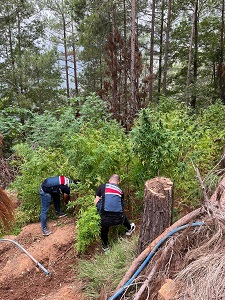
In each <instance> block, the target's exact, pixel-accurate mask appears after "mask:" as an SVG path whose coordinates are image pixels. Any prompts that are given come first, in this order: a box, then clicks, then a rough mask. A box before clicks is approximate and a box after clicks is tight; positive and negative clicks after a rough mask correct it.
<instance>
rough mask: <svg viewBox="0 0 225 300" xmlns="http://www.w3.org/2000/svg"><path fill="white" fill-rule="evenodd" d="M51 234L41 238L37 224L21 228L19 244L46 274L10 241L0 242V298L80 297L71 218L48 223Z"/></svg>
mask: <svg viewBox="0 0 225 300" xmlns="http://www.w3.org/2000/svg"><path fill="white" fill-rule="evenodd" d="M48 225H49V228H50V230H51V231H52V234H51V235H49V236H48V237H43V236H42V233H41V229H40V223H37V224H30V225H27V226H26V227H24V228H23V230H22V232H21V233H20V234H19V235H18V236H16V237H15V236H6V237H4V238H8V239H10V240H15V241H16V242H17V243H19V244H20V245H21V246H22V247H23V248H24V249H25V250H26V251H27V252H28V253H29V254H30V255H31V256H32V257H33V258H34V259H35V260H36V261H38V262H39V263H40V264H41V265H43V267H44V268H45V269H47V271H49V272H50V275H47V274H46V273H45V272H44V271H43V270H42V269H40V268H38V267H36V265H35V263H34V262H33V261H32V260H31V259H30V258H29V257H28V256H27V255H26V254H25V253H24V252H23V251H22V250H21V249H20V248H18V247H17V246H16V245H14V244H13V243H11V242H8V241H7V242H3V241H2V242H0V270H1V275H0V300H48V299H49V300H50V299H51V300H53V299H54V300H74V299H76V300H84V299H85V297H84V295H83V294H82V292H81V284H80V283H79V282H78V280H77V279H76V269H75V267H76V263H77V257H76V254H75V251H74V247H73V244H74V233H75V225H74V220H73V219H70V218H68V217H66V218H63V219H59V220H56V221H51V222H48Z"/></svg>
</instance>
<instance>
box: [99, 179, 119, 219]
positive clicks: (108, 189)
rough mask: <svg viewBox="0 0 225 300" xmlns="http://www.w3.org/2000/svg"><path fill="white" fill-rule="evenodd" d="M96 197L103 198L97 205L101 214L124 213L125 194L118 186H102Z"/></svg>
mask: <svg viewBox="0 0 225 300" xmlns="http://www.w3.org/2000/svg"><path fill="white" fill-rule="evenodd" d="M96 196H98V197H100V198H101V200H99V203H97V208H98V211H99V212H115V213H121V212H123V207H124V194H123V191H122V190H121V189H120V188H119V187H118V185H117V184H115V183H106V184H101V185H100V186H99V187H98V189H97V192H96Z"/></svg>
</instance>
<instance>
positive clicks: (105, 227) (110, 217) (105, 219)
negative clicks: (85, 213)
mask: <svg viewBox="0 0 225 300" xmlns="http://www.w3.org/2000/svg"><path fill="white" fill-rule="evenodd" d="M120 224H123V225H124V227H126V229H127V230H130V229H131V226H130V222H129V220H128V219H127V217H126V215H125V214H124V213H123V214H113V213H108V214H107V213H104V214H102V215H101V240H102V245H103V246H104V247H108V244H109V239H108V234H109V228H110V227H111V226H116V225H120Z"/></svg>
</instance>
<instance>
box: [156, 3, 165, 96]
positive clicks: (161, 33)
mask: <svg viewBox="0 0 225 300" xmlns="http://www.w3.org/2000/svg"><path fill="white" fill-rule="evenodd" d="M164 6H165V1H164V0H163V1H162V9H161V25H160V39H159V73H158V74H159V75H158V97H159V96H160V92H161V82H162V53H163V28H164V26H163V24H164V8H165V7H164Z"/></svg>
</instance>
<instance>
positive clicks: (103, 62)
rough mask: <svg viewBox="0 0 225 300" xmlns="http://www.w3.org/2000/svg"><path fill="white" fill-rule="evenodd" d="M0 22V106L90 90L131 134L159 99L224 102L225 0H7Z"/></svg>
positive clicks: (39, 107) (48, 104)
mask: <svg viewBox="0 0 225 300" xmlns="http://www.w3.org/2000/svg"><path fill="white" fill-rule="evenodd" d="M0 25H1V26H0V32H1V34H0V40H1V43H0V55H1V58H0V70H1V79H0V97H1V104H0V108H1V109H6V108H9V107H10V108H12V107H18V106H19V107H21V108H24V109H28V110H30V111H33V112H38V113H40V114H42V113H43V112H44V111H46V110H49V111H51V110H52V108H53V109H54V110H55V108H56V107H61V106H62V104H63V105H65V103H66V102H65V99H66V98H70V97H73V96H78V95H84V96H86V95H89V94H90V93H93V92H96V93H97V94H98V95H99V96H100V97H101V98H102V99H103V100H104V101H105V102H106V103H107V105H108V107H109V109H110V111H111V114H112V117H113V118H114V119H116V120H117V121H118V122H119V123H120V124H121V125H122V126H123V127H125V128H126V129H127V130H129V129H130V128H131V126H132V124H133V120H134V118H135V117H136V116H137V113H138V112H139V111H140V109H141V108H144V107H147V106H149V105H150V106H151V105H153V104H154V105H155V104H157V102H158V100H159V99H160V97H162V96H170V97H172V98H174V99H175V100H177V101H179V102H184V103H185V104H186V106H190V107H191V108H193V109H198V108H201V107H206V106H207V105H209V104H211V103H214V102H215V101H216V100H217V99H221V100H222V102H223V103H224V104H225V76H224V74H225V72H224V71H225V69H224V0H221V1H218V0H216V1H211V0H207V1H205V0H204V1H202V0H194V1H193V0H192V1H189V0H188V1H187V0H186V1H184V0H174V1H172V0H167V1H165V0H161V1H155V0H152V1H146V0H142V1H135V0H131V1H126V0H123V1H121V0H109V1H102V0H95V1H85V0H54V1H53V0H50V1H49V0H40V1H36V0H17V1H16V0H6V1H4V2H3V1H2V2H1V4H0ZM63 82H64V83H65V84H63ZM19 117H21V116H19ZM22 121H23V118H21V122H22Z"/></svg>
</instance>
